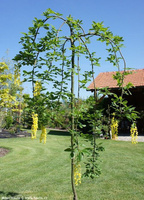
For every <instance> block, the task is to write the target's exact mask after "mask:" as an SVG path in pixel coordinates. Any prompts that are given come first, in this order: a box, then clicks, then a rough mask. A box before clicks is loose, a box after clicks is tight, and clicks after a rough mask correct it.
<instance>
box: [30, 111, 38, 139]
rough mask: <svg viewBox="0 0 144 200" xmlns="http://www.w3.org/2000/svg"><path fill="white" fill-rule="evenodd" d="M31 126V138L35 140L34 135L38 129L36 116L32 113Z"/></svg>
mask: <svg viewBox="0 0 144 200" xmlns="http://www.w3.org/2000/svg"><path fill="white" fill-rule="evenodd" d="M32 119H33V125H32V128H31V138H32V139H36V133H37V129H38V114H35V113H32Z"/></svg>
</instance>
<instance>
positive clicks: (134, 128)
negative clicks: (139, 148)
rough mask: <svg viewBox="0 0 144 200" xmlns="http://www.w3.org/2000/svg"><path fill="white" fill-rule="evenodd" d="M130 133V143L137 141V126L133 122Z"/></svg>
mask: <svg viewBox="0 0 144 200" xmlns="http://www.w3.org/2000/svg"><path fill="white" fill-rule="evenodd" d="M130 133H131V141H132V144H136V143H138V141H137V139H138V130H137V126H136V123H135V122H134V123H133V124H132V125H131V129H130Z"/></svg>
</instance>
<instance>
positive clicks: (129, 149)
mask: <svg viewBox="0 0 144 200" xmlns="http://www.w3.org/2000/svg"><path fill="white" fill-rule="evenodd" d="M98 142H101V141H100V140H98ZM102 143H103V146H104V147H105V151H104V152H102V153H101V157H100V160H101V161H102V162H100V167H101V169H102V174H101V176H100V177H98V178H96V179H94V180H91V179H88V178H84V179H82V184H81V185H79V186H78V187H77V192H78V199H79V200H129V199H130V200H141V199H144V190H143V187H144V143H138V144H136V145H132V144H131V142H122V141H111V140H102ZM69 144H70V136H69V135H68V134H67V133H65V132H51V134H49V135H48V137H47V143H46V144H45V145H44V144H41V143H39V139H36V140H31V139H30V138H11V139H0V147H1V146H3V147H6V148H10V152H9V153H8V154H7V155H6V156H4V157H1V158H0V199H2V197H7V198H9V199H10V198H11V197H17V198H18V197H20V198H21V199H28V198H29V199H30V198H31V199H36V198H37V199H38V198H39V199H48V200H71V199H72V191H71V185H70V156H69V153H68V152H65V151H64V149H65V148H67V147H68V146H69ZM82 170H83V172H84V168H83V169H82ZM20 198H19V199H20Z"/></svg>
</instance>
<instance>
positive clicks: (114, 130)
mask: <svg viewBox="0 0 144 200" xmlns="http://www.w3.org/2000/svg"><path fill="white" fill-rule="evenodd" d="M111 132H112V138H113V139H117V137H118V121H117V120H116V119H115V118H114V117H113V118H112V121H111Z"/></svg>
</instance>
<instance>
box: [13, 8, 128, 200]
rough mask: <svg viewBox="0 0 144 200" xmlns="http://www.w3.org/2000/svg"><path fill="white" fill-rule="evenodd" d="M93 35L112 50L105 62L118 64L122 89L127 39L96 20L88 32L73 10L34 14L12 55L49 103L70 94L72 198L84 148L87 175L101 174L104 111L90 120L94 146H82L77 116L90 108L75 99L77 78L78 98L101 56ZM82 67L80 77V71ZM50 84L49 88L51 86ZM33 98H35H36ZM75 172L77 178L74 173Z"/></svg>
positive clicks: (49, 10) (26, 78) (95, 93)
mask: <svg viewBox="0 0 144 200" xmlns="http://www.w3.org/2000/svg"><path fill="white" fill-rule="evenodd" d="M93 38H95V42H98V41H99V42H105V44H106V46H107V47H106V50H107V52H108V54H107V61H109V62H110V63H112V64H113V65H114V66H116V67H117V69H118V72H119V73H118V74H117V77H116V76H115V79H116V80H118V84H119V86H120V87H121V88H123V80H124V76H125V75H126V73H125V72H126V63H125V60H124V57H123V55H122V53H121V50H120V48H121V47H122V46H123V44H122V42H123V38H122V37H119V36H114V35H113V33H112V32H111V31H110V29H109V28H107V27H104V25H103V22H101V23H97V22H94V21H93V23H92V26H91V28H90V29H89V30H88V32H86V31H85V30H84V28H83V26H82V21H81V20H75V19H74V18H73V17H72V16H71V15H70V16H68V17H66V18H64V17H63V16H62V15H61V14H59V13H56V12H54V11H52V10H51V9H48V10H46V11H45V12H44V13H43V19H37V18H35V19H34V21H33V26H32V27H29V31H28V33H23V37H22V38H21V40H20V43H21V45H22V50H21V51H20V52H19V53H18V54H17V55H16V56H15V58H14V60H15V61H16V62H17V63H18V66H19V67H20V68H21V67H23V75H24V77H25V79H24V80H25V81H28V82H31V83H32V91H33V94H34V84H35V83H36V81H38V80H39V81H40V82H41V85H42V88H43V91H44V93H43V96H44V98H45V99H47V101H49V103H51V102H54V101H55V100H58V102H60V101H61V100H63V99H70V106H71V128H70V130H69V131H70V134H71V145H70V148H67V149H66V151H70V155H71V184H72V191H73V199H74V200H76V199H77V192H76V187H75V179H77V182H76V183H78V182H80V180H79V179H80V173H79V172H78V170H79V164H77V165H76V163H79V161H80V160H81V157H82V156H83V154H84V153H85V152H87V151H91V159H89V161H88V163H87V164H86V169H87V170H86V173H85V175H88V176H90V177H92V178H93V177H94V176H97V175H98V174H99V170H98V169H97V165H96V161H97V155H98V153H97V151H99V150H101V149H102V148H101V147H99V146H98V145H97V144H96V135H97V134H99V133H100V131H101V125H100V119H101V113H99V112H96V113H95V116H93V119H97V120H91V122H92V126H93V137H92V138H91V141H92V145H93V148H91V149H90V148H85V149H84V150H80V148H79V141H78V134H79V133H78V131H77V123H78V116H79V114H80V112H81V111H84V110H85V111H86V108H84V107H81V106H79V103H78V102H79V101H78V100H76V96H75V88H74V86H75V84H76V83H75V80H78V84H77V85H78V98H79V96H80V88H86V86H85V85H86V83H87V82H88V81H89V80H91V78H92V79H93V82H94V66H99V65H100V57H97V56H96V52H93V51H91V50H90V48H89V44H90V42H91V39H93ZM93 41H94V39H93ZM93 47H95V43H93ZM81 57H82V58H83V59H84V58H85V59H87V60H88V61H89V67H87V70H86V71H84V70H83V68H81V67H80V58H81ZM122 61H123V63H122ZM121 64H122V67H121V69H123V72H124V73H122V74H121V73H120V65H121ZM81 71H82V76H81V75H80V73H81ZM75 77H77V79H76V78H75ZM48 88H51V90H50V89H48ZM94 88H95V92H94V97H95V107H96V106H97V91H96V83H95V82H94ZM123 93H124V91H123V90H122V94H123ZM32 98H33V101H35V102H36V99H35V97H34V96H33V97H32ZM43 114H44V109H43ZM45 116H46V114H45ZM89 117H90V116H89ZM90 162H91V163H92V164H90ZM76 171H77V175H78V177H77V178H76V177H75V176H76Z"/></svg>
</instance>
